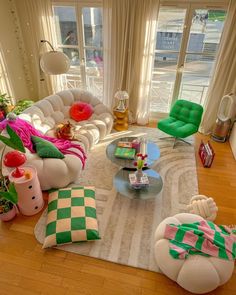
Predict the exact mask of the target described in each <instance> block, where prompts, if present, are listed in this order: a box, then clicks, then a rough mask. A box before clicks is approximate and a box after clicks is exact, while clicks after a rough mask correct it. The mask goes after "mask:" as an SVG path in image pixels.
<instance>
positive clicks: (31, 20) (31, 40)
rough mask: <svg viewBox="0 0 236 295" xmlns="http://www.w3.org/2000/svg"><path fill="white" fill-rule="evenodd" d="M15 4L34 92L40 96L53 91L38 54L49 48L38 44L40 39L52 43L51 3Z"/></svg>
mask: <svg viewBox="0 0 236 295" xmlns="http://www.w3.org/2000/svg"><path fill="white" fill-rule="evenodd" d="M15 4H16V7H17V12H18V16H19V19H20V23H21V29H22V33H23V37H24V44H25V48H26V51H27V54H28V57H29V63H30V70H31V74H32V76H33V81H34V88H35V89H36V91H35V92H36V95H37V96H38V98H42V97H45V96H47V95H49V94H52V93H53V92H54V91H55V89H53V83H52V78H50V76H48V75H44V74H43V73H42V72H41V70H40V67H39V58H40V54H41V53H42V52H43V51H45V50H49V48H48V47H46V46H47V45H46V44H44V45H43V46H42V45H41V44H40V40H42V39H45V40H48V41H49V42H51V43H54V42H53V36H55V33H54V26H53V13H52V3H51V0H40V1H35V0H21V1H15Z"/></svg>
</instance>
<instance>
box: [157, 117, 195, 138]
mask: <svg viewBox="0 0 236 295" xmlns="http://www.w3.org/2000/svg"><path fill="white" fill-rule="evenodd" d="M158 128H159V129H160V130H162V131H164V132H166V133H168V134H170V135H172V136H174V137H180V138H185V137H187V136H189V135H191V134H193V133H196V132H197V131H198V127H197V126H196V125H194V124H192V123H185V122H183V121H180V120H176V119H175V118H173V117H169V118H166V119H163V120H161V121H160V122H159V123H158Z"/></svg>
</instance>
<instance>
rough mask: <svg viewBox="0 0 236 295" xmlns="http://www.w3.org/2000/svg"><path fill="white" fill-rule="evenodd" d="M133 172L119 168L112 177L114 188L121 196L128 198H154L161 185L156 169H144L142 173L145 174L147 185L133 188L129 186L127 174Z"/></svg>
mask: <svg viewBox="0 0 236 295" xmlns="http://www.w3.org/2000/svg"><path fill="white" fill-rule="evenodd" d="M130 173H134V171H130V170H129V169H124V168H123V169H121V170H120V171H119V172H118V173H117V174H116V175H115V177H114V179H113V182H114V185H115V188H116V190H117V191H118V192H119V193H120V194H121V195H123V196H125V197H127V198H130V199H142V200H148V199H152V198H156V197H157V195H158V194H159V193H160V192H161V190H162V187H163V181H162V178H161V176H160V174H158V173H157V172H156V171H154V170H152V169H147V170H144V173H146V174H147V176H148V180H149V185H148V187H146V188H141V189H134V188H132V187H131V185H130V182H129V174H130Z"/></svg>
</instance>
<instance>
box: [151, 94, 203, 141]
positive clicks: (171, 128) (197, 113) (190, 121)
mask: <svg viewBox="0 0 236 295" xmlns="http://www.w3.org/2000/svg"><path fill="white" fill-rule="evenodd" d="M202 113H203V108H202V106H201V105H199V104H196V103H194V102H190V101H187V100H183V99H179V100H177V101H176V102H175V103H174V105H173V107H172V108H171V111H170V114H169V117H168V118H165V119H163V120H160V121H159V122H158V125H157V127H158V128H159V129H160V130H162V131H163V132H165V133H167V134H169V135H171V136H174V137H179V138H185V137H187V136H190V135H192V134H194V133H196V132H197V131H198V128H199V125H200V123H201V118H202Z"/></svg>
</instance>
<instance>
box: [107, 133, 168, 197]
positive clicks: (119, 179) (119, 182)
mask: <svg viewBox="0 0 236 295" xmlns="http://www.w3.org/2000/svg"><path fill="white" fill-rule="evenodd" d="M134 139H137V137H123V138H119V139H116V140H114V141H112V142H111V143H110V144H109V145H108V146H107V150H106V153H107V157H108V158H109V159H110V160H111V161H112V162H113V163H115V164H117V165H119V166H120V167H123V168H122V169H120V170H119V171H118V172H117V174H116V175H115V176H114V179H113V183H114V186H115V188H116V190H117V191H118V192H119V193H120V194H121V195H123V196H125V197H128V198H130V199H142V200H147V199H152V198H155V197H156V196H157V195H158V194H159V193H160V192H161V190H162V187H163V181H162V178H161V176H160V174H158V173H157V172H156V171H154V170H152V169H150V167H151V166H152V165H153V164H154V163H155V162H156V161H157V160H158V158H159V157H160V150H159V148H158V146H157V145H156V144H155V143H153V142H147V154H148V158H147V168H145V169H144V170H143V172H144V173H146V174H147V176H148V180H149V185H148V186H147V187H144V188H140V189H135V188H133V187H132V186H131V185H130V181H129V174H130V173H134V172H135V171H136V168H135V167H134V164H133V162H134V160H129V159H121V158H117V157H115V150H116V147H117V143H118V142H119V141H133V140H134Z"/></svg>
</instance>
